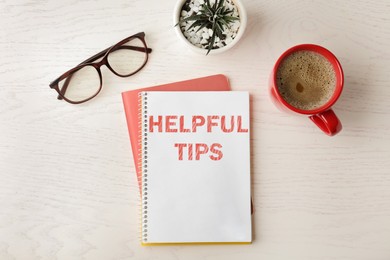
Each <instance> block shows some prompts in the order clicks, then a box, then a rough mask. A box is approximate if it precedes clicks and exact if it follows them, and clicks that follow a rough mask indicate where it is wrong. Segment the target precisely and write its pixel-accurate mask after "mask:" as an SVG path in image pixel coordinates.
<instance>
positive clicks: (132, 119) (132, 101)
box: [122, 74, 230, 189]
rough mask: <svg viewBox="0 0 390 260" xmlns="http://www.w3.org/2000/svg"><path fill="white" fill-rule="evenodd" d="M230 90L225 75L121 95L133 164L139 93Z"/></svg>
mask: <svg viewBox="0 0 390 260" xmlns="http://www.w3.org/2000/svg"><path fill="white" fill-rule="evenodd" d="M228 90H230V85H229V80H228V78H227V77H226V76H225V75H222V74H218V75H212V76H207V77H202V78H197V79H190V80H185V81H179V82H174V83H169V84H164V85H158V86H153V87H148V88H143V89H136V90H131V91H126V92H123V93H122V100H123V105H124V108H125V114H126V120H127V127H128V130H129V135H130V142H131V148H132V152H133V158H134V163H135V165H137V162H138V160H139V154H138V150H139V147H138V143H139V138H138V116H137V115H138V94H139V93H140V92H141V91H228ZM136 174H137V180H138V186H139V188H140V189H141V173H140V172H139V169H138V168H137V169H136Z"/></svg>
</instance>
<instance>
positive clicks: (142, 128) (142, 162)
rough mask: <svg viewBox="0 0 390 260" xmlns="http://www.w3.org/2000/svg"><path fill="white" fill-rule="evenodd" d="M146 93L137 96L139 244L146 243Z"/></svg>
mask: <svg viewBox="0 0 390 260" xmlns="http://www.w3.org/2000/svg"><path fill="white" fill-rule="evenodd" d="M147 95H148V94H147V93H146V92H140V94H139V106H140V107H139V108H140V109H139V110H138V111H139V112H138V115H139V117H140V118H139V120H138V122H139V126H138V131H139V137H140V138H139V141H140V144H139V147H140V150H141V151H139V159H138V160H139V161H138V170H139V172H141V178H142V179H141V180H142V182H141V201H142V202H141V225H142V228H141V231H142V232H141V242H143V243H146V242H147V241H148V174H147V172H148V169H147V167H148V166H147V164H148V156H147V145H148V137H147V132H148V120H147V118H148V106H147V105H148V102H147V100H148V97H147Z"/></svg>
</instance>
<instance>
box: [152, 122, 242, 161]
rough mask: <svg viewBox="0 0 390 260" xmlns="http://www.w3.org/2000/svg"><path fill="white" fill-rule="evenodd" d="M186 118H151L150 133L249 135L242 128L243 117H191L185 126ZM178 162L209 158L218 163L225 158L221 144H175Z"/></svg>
mask: <svg viewBox="0 0 390 260" xmlns="http://www.w3.org/2000/svg"><path fill="white" fill-rule="evenodd" d="M186 121H187V122H188V120H186V117H185V116H176V115H166V116H156V117H155V116H149V132H150V133H154V132H158V133H194V134H196V133H199V132H207V133H213V132H222V133H248V128H244V127H243V126H242V116H218V115H210V116H200V115H195V116H191V120H190V121H189V122H191V123H189V124H188V125H185V122H186ZM174 147H175V148H177V155H178V160H180V161H182V160H189V161H192V160H200V159H201V157H202V156H208V157H209V158H210V159H211V160H214V161H218V160H221V159H222V158H223V152H222V148H223V146H222V144H220V143H212V144H205V143H175V144H174Z"/></svg>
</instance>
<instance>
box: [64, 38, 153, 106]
mask: <svg viewBox="0 0 390 260" xmlns="http://www.w3.org/2000/svg"><path fill="white" fill-rule="evenodd" d="M111 47H112V46H111ZM111 47H108V48H107V49H104V50H102V51H101V52H99V53H98V54H95V55H93V56H92V57H91V58H89V59H86V60H85V61H83V62H81V63H80V64H79V65H77V66H80V65H83V64H86V63H90V62H93V61H95V60H97V59H99V58H101V57H103V56H104V55H105V54H106V53H107V51H108V50H109V49H110V48H111ZM120 49H128V50H134V51H140V52H145V48H143V47H137V46H126V45H124V46H123V45H122V46H118V47H117V48H115V49H114V50H113V51H116V50H120ZM146 52H147V53H151V52H152V49H151V48H146ZM72 76H73V74H71V75H69V76H68V77H67V78H66V80H65V82H64V85H63V86H62V88H61V89H60V92H61V94H62V95H65V92H66V89H67V88H68V85H69V82H70V80H71V79H72ZM57 99H59V100H61V99H62V97H61V95H58V96H57Z"/></svg>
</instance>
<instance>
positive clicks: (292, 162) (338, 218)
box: [0, 0, 390, 260]
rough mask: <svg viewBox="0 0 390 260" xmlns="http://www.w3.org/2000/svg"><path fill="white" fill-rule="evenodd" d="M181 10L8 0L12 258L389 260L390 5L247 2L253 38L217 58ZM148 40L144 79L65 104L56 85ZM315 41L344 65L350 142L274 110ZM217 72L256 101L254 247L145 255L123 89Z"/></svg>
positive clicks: (1, 200) (5, 143) (3, 243)
mask: <svg viewBox="0 0 390 260" xmlns="http://www.w3.org/2000/svg"><path fill="white" fill-rule="evenodd" d="M175 2H176V1H175V0H167V1H157V0H150V1H141V0H132V1H122V0H118V1H103V0H102V1H92V0H87V1H76V0H64V1H54V0H46V1H43V0H42V1H38V0H37V1H24V0H15V1H10V0H7V1H6V0H0V24H1V26H0V259H2V260H3V259H4V260H8V259H28V260H30V259H93V260H96V259H224V260H226V259H267V260H279V259H280V260H284V259H296V260H306V259H307V260H325V259H330V260H389V259H390V112H389V108H390V107H389V101H390V73H389V70H390V48H389V47H390V2H389V1H387V0H381V1H335V0H328V1H309V0H294V1H270V0H264V1H258V0H244V4H245V6H246V7H247V11H248V16H249V17H248V27H247V31H246V33H245V35H244V38H243V39H242V40H241V41H240V42H239V44H238V45H237V46H235V47H234V48H233V49H232V50H230V51H228V52H227V53H224V54H220V55H217V56H207V57H206V56H202V55H198V54H195V53H192V52H191V51H190V50H188V49H187V48H186V47H185V46H184V44H182V43H181V42H179V41H178V38H176V35H175V33H174V30H173V24H172V15H173V8H174V5H175ZM139 31H145V33H146V41H147V43H148V44H149V46H150V47H151V48H153V53H152V54H151V55H150V60H149V62H148V64H147V66H146V67H145V68H144V69H143V70H142V71H141V72H140V73H138V74H136V75H134V76H132V77H130V78H118V77H116V76H114V75H113V74H111V73H110V72H109V71H108V70H104V71H103V74H104V75H103V77H104V88H103V90H102V92H101V93H100V94H99V96H98V97H97V98H95V99H94V100H92V101H91V102H88V103H85V104H83V105H70V104H68V103H66V102H64V101H59V100H57V99H56V94H55V93H54V91H53V90H51V89H49V87H48V84H49V83H50V81H51V80H53V79H55V78H56V77H58V76H59V75H60V74H62V73H63V72H65V71H66V70H68V69H70V68H72V67H73V66H75V65H77V64H78V63H79V62H81V61H82V60H84V59H86V58H87V57H89V56H92V55H93V54H95V53H97V52H99V51H100V50H102V49H104V48H106V47H108V46H110V45H111V44H113V43H115V42H117V41H119V40H121V39H123V38H125V37H127V36H129V35H132V34H134V33H137V32H139ZM300 43H316V44H320V45H323V46H324V47H326V48H328V49H329V50H331V51H332V52H333V53H335V54H336V56H337V57H338V58H339V60H340V62H341V64H342V66H343V68H344V72H345V79H346V80H345V88H344V92H343V94H342V96H341V98H340V99H339V101H338V102H337V104H336V105H335V106H334V111H335V112H336V114H337V115H338V116H339V118H340V119H341V121H342V123H343V125H344V129H343V130H342V132H341V133H340V134H339V135H338V136H335V137H332V138H330V137H328V136H325V135H324V134H323V133H321V132H320V130H318V129H317V128H316V127H315V126H314V125H313V124H312V123H311V122H310V121H309V120H308V119H307V118H304V117H298V116H293V115H288V114H284V113H282V112H280V111H279V110H277V109H276V108H275V107H274V106H273V104H272V103H271V101H270V98H269V95H268V83H267V82H268V77H269V74H270V72H271V69H272V66H273V64H274V62H275V61H276V59H277V58H278V57H279V55H280V54H281V53H282V52H283V51H284V50H286V49H287V48H289V47H291V46H293V45H296V44H300ZM218 73H223V74H226V75H227V76H228V77H229V78H230V81H231V85H232V89H233V90H247V91H250V93H251V112H252V115H251V120H252V121H251V123H252V136H251V144H252V181H253V182H252V183H253V198H254V206H255V214H254V218H253V231H254V242H253V244H252V245H246V246H242V245H235V246H233V245H219V246H163V247H141V246H140V243H139V238H138V236H139V219H138V214H139V212H138V203H139V194H138V189H137V181H136V177H135V172H134V164H133V161H132V154H131V149H130V142H129V137H128V132H127V128H126V121H125V116H124V111H123V106H122V102H121V95H120V93H121V92H122V91H126V90H131V89H136V88H141V87H146V86H151V85H155V84H163V83H169V82H173V81H179V80H185V79H190V78H196V77H200V76H206V75H211V74H218Z"/></svg>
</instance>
